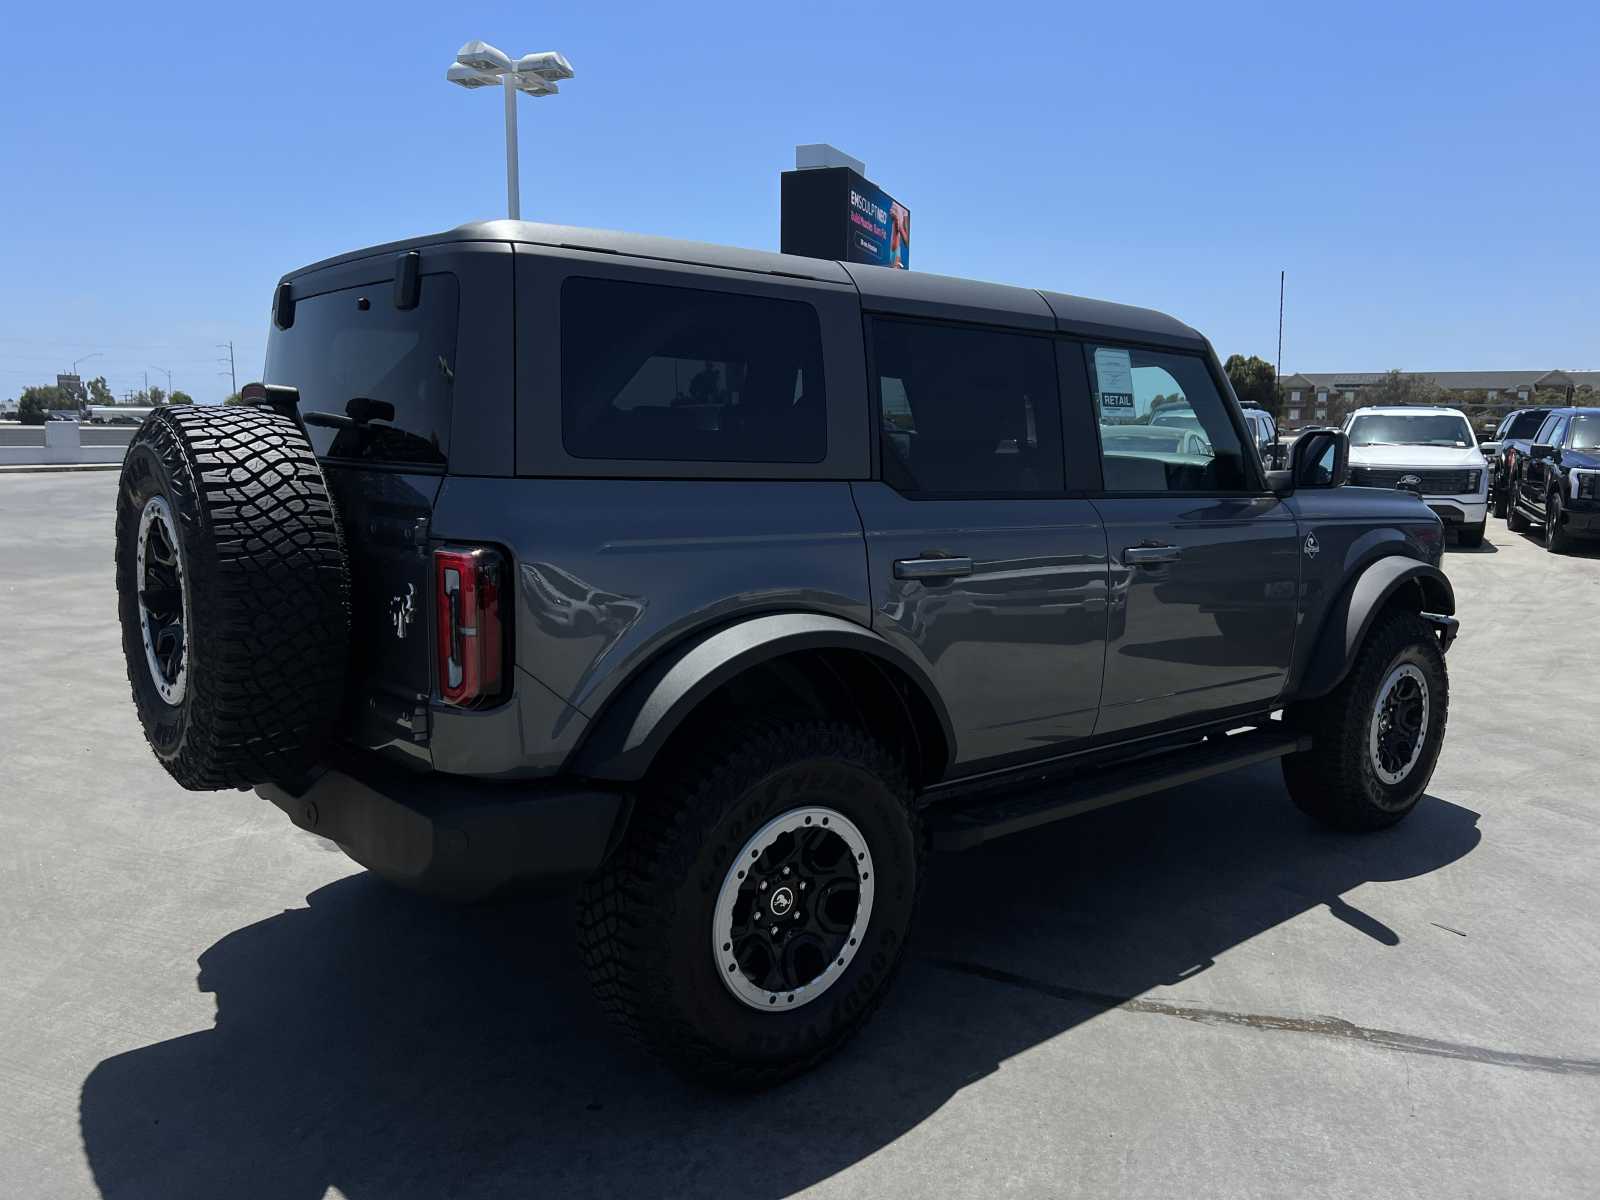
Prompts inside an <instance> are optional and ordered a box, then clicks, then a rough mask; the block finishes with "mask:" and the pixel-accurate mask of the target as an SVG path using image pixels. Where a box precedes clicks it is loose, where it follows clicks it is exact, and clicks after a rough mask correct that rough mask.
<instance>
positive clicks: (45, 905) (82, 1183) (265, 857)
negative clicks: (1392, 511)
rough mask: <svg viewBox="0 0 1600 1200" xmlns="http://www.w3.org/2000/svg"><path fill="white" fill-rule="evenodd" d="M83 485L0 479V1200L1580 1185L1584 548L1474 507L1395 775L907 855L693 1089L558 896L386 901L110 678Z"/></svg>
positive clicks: (1590, 672) (1186, 793) (1591, 1151)
mask: <svg viewBox="0 0 1600 1200" xmlns="http://www.w3.org/2000/svg"><path fill="white" fill-rule="evenodd" d="M115 487H116V480H115V476H114V475H111V474H109V473H108V474H74V475H63V476H50V475H26V476H11V477H7V478H4V479H0V562H3V563H4V564H5V565H4V567H3V568H0V663H3V664H4V684H5V686H4V688H3V689H0V729H3V730H4V744H5V746H6V747H7V761H6V763H5V765H4V771H3V774H0V796H3V803H0V922H3V923H4V928H5V936H4V938H3V939H0V1195H5V1196H27V1197H53V1196H94V1195H97V1194H101V1195H105V1196H109V1197H181V1196H207V1197H210V1196H223V1195H226V1196H230V1197H256V1196H260V1197H275V1198H276V1197H283V1198H289V1200H299V1198H301V1197H306V1198H309V1200H316V1198H320V1197H322V1196H325V1195H330V1194H332V1195H342V1196H346V1197H351V1198H366V1197H395V1196H406V1195H421V1196H439V1195H455V1196H469V1197H480V1196H483V1197H492V1196H537V1195H550V1196H582V1195H595V1196H612V1195H618V1194H628V1195H632V1196H637V1197H645V1196H684V1195H699V1194H716V1195H722V1196H726V1195H737V1196H741V1197H750V1198H756V1197H769V1196H771V1197H776V1196H784V1195H788V1194H790V1193H793V1192H799V1191H805V1190H806V1189H810V1190H811V1191H810V1194H815V1195H818V1196H864V1195H870V1196H877V1197H882V1196H906V1197H912V1196H915V1197H923V1196H974V1197H978V1196H983V1197H987V1196H990V1195H993V1194H996V1193H1001V1192H1005V1193H1012V1194H1017V1195H1039V1196H1044V1195H1050V1196H1056V1195H1071V1194H1080V1195H1084V1196H1094V1197H1102V1196H1114V1195H1117V1196H1120V1195H1128V1196H1143V1195H1174V1194H1179V1195H1190V1196H1285V1195H1293V1196H1305V1197H1314V1196H1329V1197H1333V1196H1348V1195H1354V1194H1367V1195H1408V1196H1441V1197H1443V1196H1450V1197H1456V1196H1464V1195H1470V1196H1518V1197H1528V1196H1583V1195H1591V1194H1593V1190H1594V1180H1595V1179H1596V1178H1600V1003H1597V1002H1596V984H1597V982H1600V799H1597V796H1600V754H1597V752H1596V747H1595V742H1594V738H1593V734H1592V726H1593V722H1592V715H1593V713H1594V711H1595V681H1596V679H1597V677H1600V671H1597V670H1596V668H1597V667H1600V649H1597V647H1596V644H1595V640H1594V637H1593V630H1594V629H1595V622H1596V612H1597V610H1600V552H1597V551H1596V549H1594V548H1585V549H1581V550H1580V551H1579V553H1577V554H1574V555H1571V556H1563V557H1558V556H1553V555H1550V554H1547V553H1546V552H1545V551H1543V550H1542V549H1541V548H1540V547H1539V546H1538V544H1537V543H1536V542H1535V541H1534V540H1533V539H1531V538H1528V537H1525V536H1518V535H1511V534H1508V533H1507V532H1506V531H1505V527H1504V525H1503V524H1502V523H1500V522H1497V521H1491V522H1490V526H1489V538H1488V541H1487V542H1486V544H1485V546H1484V547H1483V549H1482V550H1479V551H1475V552H1474V551H1455V550H1452V551H1451V552H1450V553H1449V554H1447V557H1446V561H1445V569H1446V571H1447V572H1448V573H1449V574H1450V576H1451V578H1452V580H1453V581H1454V583H1455V585H1456V590H1457V594H1458V596H1459V598H1460V612H1459V616H1460V617H1461V621H1462V635H1461V637H1460V639H1459V641H1458V642H1457V644H1456V646H1455V648H1454V649H1453V650H1452V651H1451V653H1450V657H1449V663H1450V670H1451V684H1452V711H1451V719H1450V732H1449V735H1448V737H1447V739H1446V743H1445V750H1444V754H1443V757H1442V758H1441V760H1440V764H1439V769H1438V772H1437V773H1436V775H1435V776H1434V780H1433V784H1432V786H1431V788H1430V790H1429V796H1428V798H1427V799H1425V800H1424V801H1423V803H1422V805H1421V806H1420V807H1419V808H1418V810H1417V811H1416V813H1415V814H1414V815H1413V816H1412V818H1411V819H1410V820H1409V821H1407V822H1406V823H1405V824H1404V825H1402V826H1401V827H1399V828H1398V829H1396V830H1393V831H1390V832H1388V833H1385V834H1380V835H1376V836H1370V837H1350V836H1343V835H1335V834H1330V833H1326V832H1323V831H1320V830H1318V829H1316V828H1314V827H1313V826H1311V825H1310V823H1309V822H1308V821H1307V820H1306V819H1305V818H1303V817H1301V816H1300V815H1299V814H1298V813H1297V812H1296V811H1295V810H1294V809H1293V808H1292V807H1291V806H1290V804H1289V802H1288V800H1287V798H1286V796H1285V795H1284V791H1283V787H1282V785H1281V783H1280V782H1279V778H1278V775H1277V771H1276V769H1275V768H1262V769H1257V770H1254V771H1251V772H1247V773H1244V774H1240V775H1237V776H1232V777H1224V778H1221V779H1216V780H1212V781H1210V782H1208V783H1205V784H1202V785H1197V786H1193V787H1188V788H1183V789H1178V790H1174V791H1170V792H1167V793H1163V794H1162V795H1159V796H1155V797H1151V798H1148V799H1145V800H1141V801H1136V802H1133V803H1131V804H1128V805H1124V806H1122V807H1120V808H1116V809H1110V810H1106V811H1103V812H1100V813H1095V814H1091V815H1090V816H1087V817H1083V818H1080V819H1078V820H1076V821H1072V822H1068V823H1065V824H1062V825H1058V826H1054V827H1050V828H1047V829H1045V830H1043V831H1039V832H1036V833H1034V834H1031V835H1024V836H1022V837H1020V838H1015V839H1011V840H1009V841H1002V842H997V843H994V844H992V845H989V846H986V847H984V848H983V849H981V850H978V851H975V852H973V853H970V854H967V855H964V856H958V857H941V858H936V859H935V860H934V861H933V864H932V871H931V875H930V879H929V881H928V884H927V891H926V893H925V907H924V910H923V917H922V921H921V924H920V927H919V929H918V932H917V935H916V937H915V940H914V942H913V945H912V951H911V954H910V957H909V961H908V964H907V968H906V970H905V972H904V974H903V975H902V977H901V979H900V982H899V985H898V987H897V989H896V991H895V993H894V994H893V996H892V997H891V999H890V1001H889V1002H888V1003H887V1004H886V1005H885V1007H884V1009H883V1010H882V1011H881V1012H880V1014H879V1015H878V1017H877V1018H876V1020H875V1021H874V1022H873V1024H871V1025H870V1026H869V1027H868V1029H867V1030H866V1032H864V1033H863V1035H862V1036H861V1037H860V1038H859V1039H857V1040H856V1041H855V1042H854V1043H853V1044H852V1045H850V1046H849V1047H848V1048H847V1049H846V1050H845V1051H844V1052H843V1053H841V1054H840V1055H839V1056H838V1057H837V1058H835V1059H834V1060H832V1061H831V1062H830V1063H828V1064H827V1065H825V1066H824V1067H822V1068H821V1069H820V1070H818V1071H816V1072H814V1073H813V1074H811V1075H809V1076H807V1077H805V1078H803V1079H802V1080H800V1081H799V1082H797V1083H795V1084H792V1085H789V1086H787V1087H784V1088H782V1089H779V1090H777V1091H774V1092H769V1093H764V1094H761V1095H758V1096H754V1097H728V1096H721V1095H713V1094H708V1093H705V1092H702V1091H698V1090H696V1089H694V1088H692V1087H690V1086H688V1085H685V1084H683V1083H681V1082H679V1081H678V1080H677V1079H676V1077H674V1076H672V1075H670V1074H669V1073H667V1072H666V1071H665V1070H664V1069H662V1068H659V1067H657V1066H656V1065H655V1064H653V1063H652V1062H650V1061H649V1060H647V1059H645V1058H643V1057H642V1056H641V1055H639V1054H638V1053H637V1052H635V1051H634V1050H633V1049H631V1048H630V1047H629V1046H627V1045H626V1044H625V1043H624V1042H623V1041H622V1040H621V1039H620V1038H619V1037H618V1036H617V1035H616V1034H615V1033H614V1032H613V1031H612V1030H611V1029H610V1028H609V1027H608V1026H607V1025H606V1024H605V1022H604V1021H603V1019H602V1018H600V1017H599V1016H598V1015H597V1014H596V1013H595V1010H594V1006H593V1005H592V1003H591V1002H590V1001H589V998H588V996H587V995H586V985H585V984H584V981H583V979H582V975H581V971H580V968H579V964H578V962H577V959H576V954H575V951H574V950H573V949H572V948H571V930H570V926H571V916H572V914H571V906H570V904H569V903H568V902H565V901H561V900H554V901H544V902H534V901H517V902H507V903H502V904H497V905H494V906H488V907H480V908H474V909H449V908H441V907H439V906H437V905H435V904H432V903H430V902H428V901H424V900H418V899H415V898H412V897H408V896H405V895H403V894H400V893H397V892H394V891H392V890H391V889H389V888H387V887H385V886H383V885H382V884H380V883H378V882H376V881H374V880H372V879H370V878H368V877H367V876H366V875H365V874H364V873H362V872H360V871H359V869H357V868H355V867H354V865H353V864H351V863H350V862H348V861H347V860H346V859H345V858H344V857H343V855H341V854H339V853H337V852H336V851H332V850H330V849H329V848H327V847H326V846H325V844H324V843H322V842H320V841H319V840H318V839H316V838H314V837H312V836H311V835H309V834H305V833H302V832H300V831H298V830H296V829H294V828H293V827H292V826H290V825H289V824H288V823H287V822H286V821H285V820H284V819H283V817H282V815H281V814H280V813H279V812H278V811H277V810H276V809H274V808H272V807H270V806H269V805H267V804H265V803H264V802H262V801H260V800H258V799H257V798H256V797H254V796H253V795H250V794H246V793H221V794H193V793H187V792H183V791H181V790H179V789H178V788H176V787H175V786H174V785H173V784H172V783H171V781H170V780H169V779H168V777H167V776H166V775H165V773H164V772H163V771H162V770H161V769H160V768H159V767H158V766H157V764H156V763H155V761H154V759H153V758H152V757H151V756H150V754H149V752H148V750H147V749H146V748H145V746H144V743H143V741H142V738H141V736H140V734H139V730H138V726H137V724H136V722H135V719H134V714H133V710H132V706H131V704H130V703H129V700H128V690H127V684H126V681H125V678H124V675H123V665H122V656H121V651H120V646H119V640H118V634H117V629H116V622H115V605H114V600H113V593H112V573H111V509H112V500H113V496H114V493H115Z"/></svg>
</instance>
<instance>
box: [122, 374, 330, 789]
mask: <svg viewBox="0 0 1600 1200" xmlns="http://www.w3.org/2000/svg"><path fill="white" fill-rule="evenodd" d="M116 564H117V607H118V616H119V618H120V620H121V623H122V649H123V654H124V656H125V657H126V659H127V665H128V682H129V683H130V684H131V685H132V688H133V703H134V707H135V708H136V709H137V710H138V714H139V723H140V725H142V726H143V728H144V734H145V737H146V739H147V740H148V741H149V743H150V747H151V749H152V750H154V751H155V754H156V758H157V759H159V760H160V762H161V765H162V766H164V767H165V768H166V769H167V771H168V772H169V773H170V774H171V775H172V777H173V778H174V779H176V780H177V781H178V782H179V783H180V784H182V785H183V786H184V787H186V788H189V789H191V790H193V791H207V790H213V789H220V788H232V787H248V786H251V785H254V784H258V783H266V782H269V781H292V780H294V779H296V778H298V777H300V776H302V775H304V774H305V772H306V771H307V769H308V768H309V767H310V766H312V765H313V763H314V762H315V760H316V754H317V751H318V749H319V748H320V746H321V744H322V742H323V741H324V739H325V738H326V736H327V734H328V732H329V730H330V729H331V728H332V727H333V726H334V724H335V723H336V721H337V719H338V716H339V711H340V706H341V704H342V701H343V693H344V683H345V671H346V664H347V662H348V659H349V653H350V569H349V564H348V561H347V559H346V555H345V548H344V539H343V536H342V534H341V531H340V528H339V521H338V515H337V513H336V512H335V510H334V505H333V500H332V497H331V495H330V494H329V491H328V484H327V481H326V479H324V478H323V474H322V467H321V465H320V464H319V463H318V462H317V458H316V454H315V453H314V452H313V451H312V448H311V445H310V443H309V442H308V441H307V440H306V436H305V433H304V431H303V430H301V428H300V427H299V426H298V425H297V424H295V422H294V421H292V420H291V419H289V418H288V417H285V416H281V415H279V414H277V413H274V412H271V411H268V410H267V409H263V408H255V407H250V406H230V407H222V406H209V407H197V406H187V405H186V406H183V407H174V408H163V409H159V410H157V411H156V412H154V413H152V414H151V415H150V417H149V418H148V419H147V420H146V421H145V423H144V424H143V425H142V426H141V427H140V429H139V432H138V433H137V434H135V435H134V437H133V439H132V441H131V442H130V443H129V446H128V454H127V458H126V459H125V460H124V461H123V466H122V479H121V484H120V487H119V488H118V491H117V526H116Z"/></svg>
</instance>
